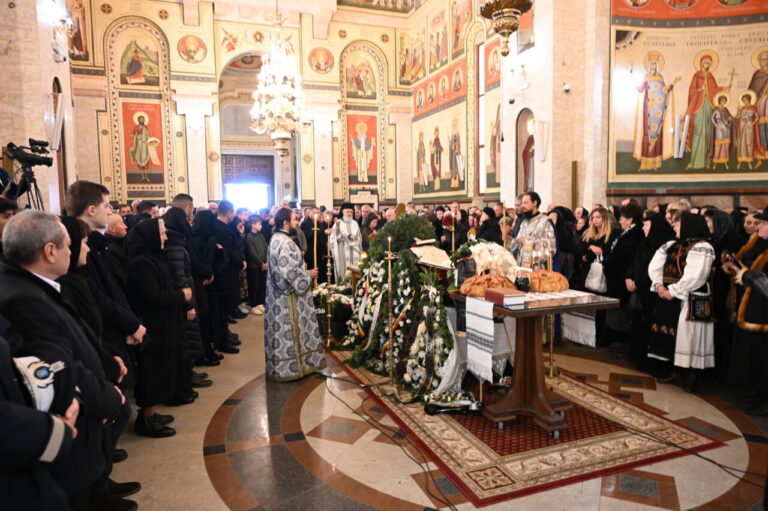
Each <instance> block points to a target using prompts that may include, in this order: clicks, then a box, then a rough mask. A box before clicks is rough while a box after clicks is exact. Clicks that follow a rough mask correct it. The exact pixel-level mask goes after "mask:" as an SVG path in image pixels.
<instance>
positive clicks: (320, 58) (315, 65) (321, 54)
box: [309, 47, 333, 74]
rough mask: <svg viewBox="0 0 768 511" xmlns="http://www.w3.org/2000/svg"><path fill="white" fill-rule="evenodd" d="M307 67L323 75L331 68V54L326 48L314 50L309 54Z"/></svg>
mask: <svg viewBox="0 0 768 511" xmlns="http://www.w3.org/2000/svg"><path fill="white" fill-rule="evenodd" d="M309 66H310V67H311V68H312V69H314V70H315V71H316V72H318V73H321V74H325V73H327V72H329V71H330V70H331V69H332V68H333V54H332V53H331V52H330V50H328V49H327V48H322V47H320V48H315V49H313V50H312V51H311V52H309Z"/></svg>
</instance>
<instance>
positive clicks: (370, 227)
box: [360, 212, 379, 252]
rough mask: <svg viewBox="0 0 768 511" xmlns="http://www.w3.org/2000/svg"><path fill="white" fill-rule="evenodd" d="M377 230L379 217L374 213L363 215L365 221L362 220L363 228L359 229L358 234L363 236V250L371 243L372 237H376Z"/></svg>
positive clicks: (365, 250) (366, 249)
mask: <svg viewBox="0 0 768 511" xmlns="http://www.w3.org/2000/svg"><path fill="white" fill-rule="evenodd" d="M378 232H379V217H377V216H376V213H373V212H371V213H368V216H367V217H365V221H364V222H363V228H362V230H361V231H360V234H362V237H363V252H367V251H368V247H369V246H370V245H371V242H372V241H373V240H374V238H376V235H377V234H378Z"/></svg>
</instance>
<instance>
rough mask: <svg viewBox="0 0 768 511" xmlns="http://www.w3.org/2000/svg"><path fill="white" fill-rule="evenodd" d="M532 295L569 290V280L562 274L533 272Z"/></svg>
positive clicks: (546, 271)
mask: <svg viewBox="0 0 768 511" xmlns="http://www.w3.org/2000/svg"><path fill="white" fill-rule="evenodd" d="M529 278H530V279H531V292H532V293H554V292H557V291H565V290H566V289H568V287H569V286H568V279H566V278H565V276H564V275H563V274H561V273H558V272H556V271H549V270H536V271H534V272H531V275H530V276H529Z"/></svg>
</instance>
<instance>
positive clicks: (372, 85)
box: [344, 51, 376, 99]
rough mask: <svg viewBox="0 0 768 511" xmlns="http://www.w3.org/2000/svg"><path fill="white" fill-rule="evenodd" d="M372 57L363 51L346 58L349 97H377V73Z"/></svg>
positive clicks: (346, 79)
mask: <svg viewBox="0 0 768 511" xmlns="http://www.w3.org/2000/svg"><path fill="white" fill-rule="evenodd" d="M372 62H373V61H372V59H371V57H370V56H369V55H368V54H367V53H365V52H362V51H358V52H354V53H352V54H351V55H350V56H349V57H348V58H347V60H346V64H345V66H346V67H345V69H344V80H345V84H346V91H347V98H348V99H376V74H375V72H374V65H373V63H372Z"/></svg>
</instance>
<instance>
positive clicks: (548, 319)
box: [544, 231, 560, 378]
mask: <svg viewBox="0 0 768 511" xmlns="http://www.w3.org/2000/svg"><path fill="white" fill-rule="evenodd" d="M545 246H546V251H547V269H548V270H549V271H553V270H554V263H553V258H554V255H555V238H554V233H553V232H549V231H548V232H547V239H546V245H545ZM544 335H545V336H546V339H547V341H548V342H549V377H550V378H554V377H555V376H559V375H560V368H559V367H557V365H555V316H554V315H552V314H548V315H546V316H544Z"/></svg>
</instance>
